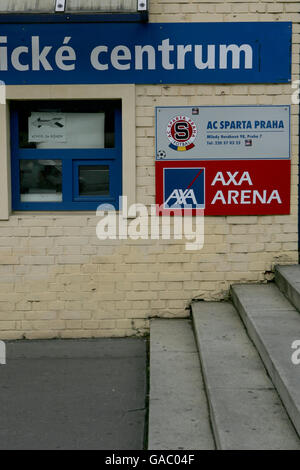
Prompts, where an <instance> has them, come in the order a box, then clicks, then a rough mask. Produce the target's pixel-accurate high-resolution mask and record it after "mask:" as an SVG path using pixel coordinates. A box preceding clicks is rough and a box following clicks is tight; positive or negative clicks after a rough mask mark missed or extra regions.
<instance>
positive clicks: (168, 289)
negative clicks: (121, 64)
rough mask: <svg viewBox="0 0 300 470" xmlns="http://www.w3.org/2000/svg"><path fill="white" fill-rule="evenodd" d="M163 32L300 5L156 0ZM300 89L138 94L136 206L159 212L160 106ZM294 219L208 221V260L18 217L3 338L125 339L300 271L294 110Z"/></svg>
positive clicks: (5, 260)
mask: <svg viewBox="0 0 300 470" xmlns="http://www.w3.org/2000/svg"><path fill="white" fill-rule="evenodd" d="M150 6H151V10H150V21H152V22H156V21H159V22H181V21H187V22H198V21H199V22H209V21H220V22H221V21H222V22H223V21H278V20H279V21H285V20H288V21H293V22H294V24H293V67H292V73H293V77H292V79H293V80H297V79H299V42H300V41H299V39H300V25H299V24H298V22H299V18H300V13H299V4H298V3H296V2H292V1H281V2H263V1H262V2H257V1H253V2H251V1H250V2H249V1H247V2H246V1H240V0H239V1H237V2H224V1H221V0H220V1H218V0H214V2H207V1H192V0H177V1H174V0H151V2H150ZM292 91H294V90H291V87H290V85H216V86H213V85H170V86H162V85H138V86H136V104H137V107H136V125H137V129H136V151H137V161H136V164H137V201H138V202H140V203H143V204H154V203H155V185H154V184H155V172H154V154H155V150H154V145H155V127H154V124H155V123H154V115H155V114H154V113H155V106H174V105H176V106H180V105H234V104H241V105H243V104H244V105H246V104H291V97H290V96H291V92H292ZM291 109H292V118H291V129H292V178H291V180H292V186H291V193H292V197H291V215H288V216H249V217H247V216H243V217H233V216H232V217H229V216H228V217H206V218H205V237H206V238H205V244H204V248H203V249H202V250H201V251H196V252H192V251H186V250H185V246H184V242H182V241H174V240H173V241H170V242H168V241H153V242H149V241H147V240H146V241H143V242H142V241H139V242H133V241H126V240H124V241H122V242H121V241H99V240H98V239H97V237H96V233H95V228H96V224H97V222H98V220H99V219H98V218H97V217H95V216H94V215H92V214H90V213H87V214H86V215H84V214H83V215H82V214H81V215H71V214H67V215H60V214H54V215H49V214H45V215H41V214H36V215H32V214H24V215H22V214H15V215H12V216H11V217H10V219H9V220H8V221H7V222H6V221H2V222H0V338H1V339H12V338H22V337H26V338H49V337H63V338H68V337H73V338H76V337H91V336H95V337H97V336H124V335H131V334H141V333H144V332H145V331H147V330H148V326H149V324H148V320H149V318H150V317H151V316H168V317H176V316H177V317H183V316H187V315H188V314H189V312H188V310H187V308H188V306H189V303H190V301H191V299H193V298H200V299H207V300H211V299H213V300H219V299H222V298H224V297H226V296H227V295H228V289H229V286H230V284H232V283H234V282H260V281H264V280H265V279H266V276H267V277H268V275H265V272H266V271H270V270H272V268H273V266H274V264H276V263H296V262H297V256H298V255H297V240H298V234H297V230H298V228H297V214H298V202H297V200H298V199H297V198H298V193H297V190H298V188H297V181H298V177H297V175H298V106H296V105H293V106H292V108H291Z"/></svg>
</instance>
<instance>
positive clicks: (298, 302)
mask: <svg viewBox="0 0 300 470" xmlns="http://www.w3.org/2000/svg"><path fill="white" fill-rule="evenodd" d="M275 282H276V285H277V287H278V289H279V290H280V291H281V292H282V293H283V294H284V295H285V296H286V297H287V298H288V299H289V301H290V302H291V303H292V304H293V305H294V307H295V308H296V309H297V310H298V312H300V293H299V292H298V291H297V290H296V289H295V288H294V287H293V286H291V284H290V283H289V282H288V280H287V279H286V278H285V277H284V276H283V275H282V273H281V272H280V271H278V270H277V269H275Z"/></svg>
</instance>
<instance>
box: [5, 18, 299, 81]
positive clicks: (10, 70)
mask: <svg viewBox="0 0 300 470" xmlns="http://www.w3.org/2000/svg"><path fill="white" fill-rule="evenodd" d="M291 34H292V23H290V22H252V23H149V24H141V23H118V24H117V23H90V24H80V23H76V24H67V25H66V24H1V25H0V80H2V81H4V82H5V83H6V84H8V85H17V84H26V85H27V84H85V83H88V84H93V83H96V84H103V83H143V84H148V83H149V84H152V83H153V84H155V83H169V84H172V83H287V82H289V81H290V79H291Z"/></svg>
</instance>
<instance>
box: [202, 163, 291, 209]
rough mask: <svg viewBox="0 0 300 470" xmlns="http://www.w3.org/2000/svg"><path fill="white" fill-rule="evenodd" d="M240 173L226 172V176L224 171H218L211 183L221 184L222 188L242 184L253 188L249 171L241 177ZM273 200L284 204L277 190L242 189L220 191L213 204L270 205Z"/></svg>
mask: <svg viewBox="0 0 300 470" xmlns="http://www.w3.org/2000/svg"><path fill="white" fill-rule="evenodd" d="M239 173H240V172H239V171H235V172H234V173H231V172H230V171H226V175H225V174H224V173H223V172H222V171H218V172H217V174H216V176H215V177H214V179H213V182H212V183H211V185H212V186H214V185H215V184H217V183H221V184H222V186H228V185H229V184H233V185H234V186H241V184H242V183H248V185H249V186H253V182H252V179H251V177H250V174H249V172H248V171H244V172H243V173H242V174H241V175H239ZM273 200H275V201H277V202H278V204H282V201H281V198H280V195H279V192H278V190H277V189H273V190H272V191H268V190H267V189H263V190H261V191H258V190H257V189H253V190H252V189H242V190H241V191H237V190H229V191H227V192H226V193H224V192H223V191H222V190H218V191H217V192H216V194H215V195H214V197H213V199H212V202H211V204H215V203H216V202H217V201H219V202H221V203H222V204H223V205H224V204H256V203H258V202H260V203H261V204H270V203H271V202H272V201H273Z"/></svg>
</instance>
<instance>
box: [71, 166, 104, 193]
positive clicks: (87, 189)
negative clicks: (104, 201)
mask: <svg viewBox="0 0 300 470" xmlns="http://www.w3.org/2000/svg"><path fill="white" fill-rule="evenodd" d="M78 176H79V195H80V196H107V195H109V167H108V165H80V166H79V167H78Z"/></svg>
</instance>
